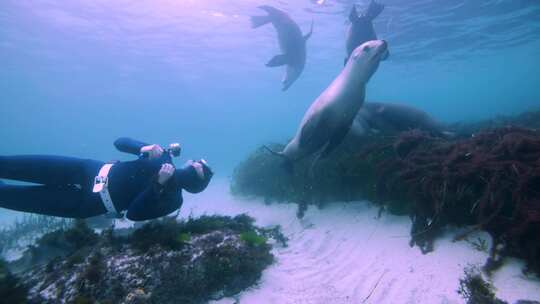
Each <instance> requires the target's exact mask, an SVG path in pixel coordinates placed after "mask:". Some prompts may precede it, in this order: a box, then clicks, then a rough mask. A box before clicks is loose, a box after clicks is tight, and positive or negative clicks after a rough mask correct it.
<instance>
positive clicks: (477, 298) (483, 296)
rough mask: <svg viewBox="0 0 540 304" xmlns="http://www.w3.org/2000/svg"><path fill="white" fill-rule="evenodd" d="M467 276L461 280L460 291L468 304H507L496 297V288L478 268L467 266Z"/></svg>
mask: <svg viewBox="0 0 540 304" xmlns="http://www.w3.org/2000/svg"><path fill="white" fill-rule="evenodd" d="M464 272H465V276H464V277H463V278H461V279H460V280H459V289H458V293H459V294H460V295H461V296H462V297H463V298H464V299H465V300H467V304H506V302H504V301H502V300H499V299H497V298H496V297H495V288H494V287H493V285H492V284H491V283H490V282H487V281H486V280H484V278H483V277H482V274H481V273H480V271H479V270H478V268H476V267H474V266H469V267H467V268H465V271H464Z"/></svg>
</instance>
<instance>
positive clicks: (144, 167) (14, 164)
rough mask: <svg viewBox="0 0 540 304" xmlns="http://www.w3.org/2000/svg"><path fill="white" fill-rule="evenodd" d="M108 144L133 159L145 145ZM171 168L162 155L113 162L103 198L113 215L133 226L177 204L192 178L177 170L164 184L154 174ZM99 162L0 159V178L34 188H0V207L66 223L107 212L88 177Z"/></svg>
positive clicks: (131, 142)
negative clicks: (62, 219)
mask: <svg viewBox="0 0 540 304" xmlns="http://www.w3.org/2000/svg"><path fill="white" fill-rule="evenodd" d="M114 145H115V146H116V148H117V149H118V150H120V151H122V152H127V153H131V154H134V155H139V151H140V149H141V147H143V146H145V145H146V144H145V143H142V142H139V141H136V140H133V139H129V138H120V139H118V140H116V141H115V143H114ZM165 163H172V160H171V157H170V155H169V154H168V153H163V155H162V157H160V158H158V159H152V160H150V159H147V158H139V159H137V160H134V161H125V162H117V163H115V164H114V166H113V167H112V168H111V170H110V172H109V175H108V176H109V184H108V185H109V193H110V195H111V198H112V201H113V203H114V206H115V208H116V210H117V211H125V210H127V214H126V216H127V218H128V219H130V220H134V221H141V220H147V219H153V218H157V217H160V216H164V215H167V214H169V213H171V212H173V211H174V210H176V209H178V208H180V207H181V205H182V185H183V184H184V183H188V182H189V179H191V178H193V175H192V174H190V172H189V169H188V168H185V169H177V170H176V171H175V173H174V175H173V177H172V178H171V179H169V180H168V181H167V183H166V184H165V185H161V184H159V183H158V182H157V173H158V172H159V170H160V168H161V166H162V165H163V164H165ZM104 164H105V163H104V162H102V161H96V160H91V159H79V158H71V157H61V156H44V155H29V156H0V178H4V179H13V180H19V181H26V182H32V183H37V184H40V185H7V184H2V185H0V207H3V208H8V209H13V210H18V211H23V212H32V213H39V214H46V215H53V216H60V217H69V218H86V217H92V216H96V215H101V214H105V213H107V210H106V209H105V207H104V205H103V203H102V201H101V198H100V196H99V193H93V192H92V189H93V183H94V177H95V176H96V175H97V174H98V172H99V170H100V168H101V167H102V166H103V165H104Z"/></svg>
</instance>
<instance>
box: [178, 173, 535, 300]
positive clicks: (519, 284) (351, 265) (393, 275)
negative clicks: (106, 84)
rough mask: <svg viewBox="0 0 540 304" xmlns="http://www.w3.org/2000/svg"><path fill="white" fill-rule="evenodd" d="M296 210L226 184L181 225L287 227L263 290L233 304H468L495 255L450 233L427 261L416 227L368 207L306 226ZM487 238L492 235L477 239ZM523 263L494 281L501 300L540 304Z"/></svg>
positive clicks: (359, 205)
mask: <svg viewBox="0 0 540 304" xmlns="http://www.w3.org/2000/svg"><path fill="white" fill-rule="evenodd" d="M296 208H297V207H296V205H295V204H272V205H266V204H264V203H263V202H261V201H258V200H247V199H241V198H237V197H233V196H232V195H230V194H229V185H228V182H227V181H226V180H224V179H223V180H215V181H214V182H213V183H212V185H211V186H210V187H209V188H208V189H207V190H206V191H205V192H203V193H201V194H198V195H186V196H185V203H184V206H183V207H182V211H181V213H180V217H181V218H185V217H188V216H190V215H192V216H199V215H202V214H214V213H217V214H224V215H235V214H239V213H247V214H249V215H250V216H252V217H254V218H255V219H256V220H257V224H258V225H262V226H268V225H281V226H282V229H283V233H284V234H285V235H286V236H287V237H288V238H289V246H288V247H286V248H280V247H277V248H276V249H275V250H274V255H275V256H276V262H275V264H274V265H272V266H270V267H269V268H268V269H267V270H265V272H264V273H263V277H262V279H261V281H260V284H259V285H258V286H256V287H254V288H252V289H250V290H248V291H245V292H243V293H242V294H240V295H239V296H238V297H237V298H236V299H223V300H221V301H217V302H215V303H216V304H217V303H219V304H228V303H248V304H249V303H280V304H283V303H295V304H296V303H298V304H300V303H302V304H304V303H306V304H307V303H310V304H319V303H320V304H328V303H336V304H337V303H355V304H356V303H392V304H399V303H429V304H432V303H465V300H464V299H463V298H462V297H461V296H460V295H459V294H458V293H457V290H458V287H459V278H461V277H462V276H463V269H464V268H465V267H466V266H468V265H482V264H483V263H484V262H485V260H486V258H487V253H485V252H482V251H478V250H476V249H474V248H473V246H472V245H471V244H469V243H468V242H465V241H461V242H452V237H453V236H454V235H455V233H456V231H452V230H449V231H447V232H446V233H445V234H444V235H443V236H442V237H441V238H439V239H437V240H436V242H435V251H434V252H432V253H429V254H427V255H422V254H421V252H420V250H419V249H418V248H411V247H409V244H408V242H409V230H410V225H411V224H410V220H409V218H408V217H406V216H393V215H389V214H383V216H382V217H381V218H377V213H378V209H377V207H375V206H373V205H371V204H370V203H368V202H349V203H334V204H331V205H329V206H327V207H325V208H324V209H317V208H316V207H310V208H309V210H308V211H307V212H306V215H305V217H304V218H303V219H302V220H299V219H297V218H296ZM477 237H481V238H485V239H486V240H487V241H488V244H489V242H490V241H489V237H488V236H487V234H485V233H478V234H476V235H473V236H471V239H475V238H477ZM523 265H524V264H523V263H522V262H520V261H518V260H515V259H508V260H507V262H506V263H505V265H504V266H503V267H502V268H501V269H500V270H498V271H497V272H495V273H494V275H493V277H492V281H493V284H494V285H495V287H496V288H497V292H496V294H497V297H499V298H501V299H503V300H505V301H508V302H510V303H513V302H514V301H516V300H518V299H525V298H526V299H529V300H540V280H539V279H537V278H526V277H525V276H524V275H523V274H522V272H521V268H522V267H523Z"/></svg>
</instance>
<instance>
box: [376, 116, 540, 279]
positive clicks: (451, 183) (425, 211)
mask: <svg viewBox="0 0 540 304" xmlns="http://www.w3.org/2000/svg"><path fill="white" fill-rule="evenodd" d="M393 147H394V149H395V151H396V155H397V156H396V157H394V158H386V159H382V160H381V163H380V164H379V165H380V167H379V168H380V170H381V171H380V175H379V177H380V180H379V183H378V186H379V187H382V189H383V191H389V190H388V189H393V187H394V185H395V184H396V183H398V184H401V186H402V187H403V188H404V189H405V190H406V193H408V195H409V196H410V199H411V202H412V204H413V206H412V214H411V219H412V221H413V225H412V231H411V235H412V239H411V245H418V246H419V247H420V248H421V249H422V251H423V252H429V251H431V250H432V248H433V245H432V242H433V240H434V238H435V237H436V235H437V231H438V230H439V229H440V228H442V227H444V226H445V225H446V224H457V225H463V224H466V225H473V226H474V227H476V228H477V229H484V230H486V231H487V232H489V233H490V234H491V236H492V237H493V239H494V244H495V245H494V246H496V245H499V244H503V245H504V246H505V247H504V250H503V252H502V254H503V255H513V256H517V257H520V258H523V259H525V260H526V262H527V270H529V271H534V272H536V273H540V262H539V261H540V132H539V131H536V130H531V129H525V128H518V127H506V128H498V129H492V130H486V131H481V132H479V133H477V134H475V135H473V136H472V137H470V138H466V139H460V140H455V141H447V140H443V139H440V138H434V137H431V136H430V135H429V134H427V133H424V132H422V131H418V130H412V131H408V132H404V133H402V134H401V135H400V136H399V137H398V138H397V139H396V141H395V143H394V145H393ZM379 192H380V189H379ZM499 251H500V250H499ZM492 252H495V250H492Z"/></svg>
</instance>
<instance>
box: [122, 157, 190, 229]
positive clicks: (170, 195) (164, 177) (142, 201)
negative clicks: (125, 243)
mask: <svg viewBox="0 0 540 304" xmlns="http://www.w3.org/2000/svg"><path fill="white" fill-rule="evenodd" d="M174 172H175V168H174V166H173V165H172V164H169V163H166V164H163V165H162V166H161V169H160V170H159V173H158V175H157V178H154V179H152V181H151V182H150V184H149V185H148V186H147V187H146V189H145V190H144V191H143V192H141V193H140V194H139V195H138V196H137V197H136V198H135V200H133V202H132V203H131V204H130V205H129V208H128V212H127V218H128V219H130V220H133V221H144V220H148V219H153V218H157V217H161V216H164V215H167V214H169V213H171V212H173V211H174V210H176V209H178V208H180V205H181V204H182V195H181V190H180V188H179V187H178V186H177V184H176V182H173V181H175V179H173V180H171V177H172V176H173V175H174Z"/></svg>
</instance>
